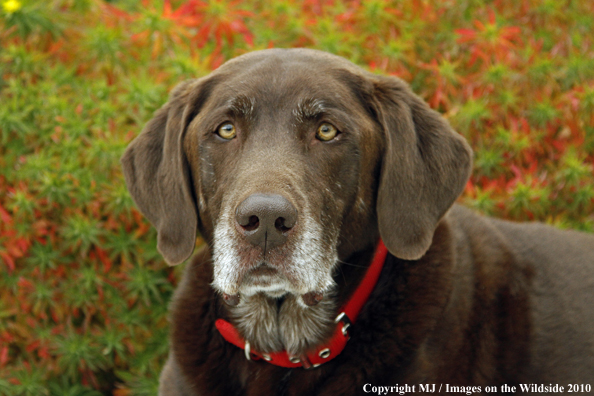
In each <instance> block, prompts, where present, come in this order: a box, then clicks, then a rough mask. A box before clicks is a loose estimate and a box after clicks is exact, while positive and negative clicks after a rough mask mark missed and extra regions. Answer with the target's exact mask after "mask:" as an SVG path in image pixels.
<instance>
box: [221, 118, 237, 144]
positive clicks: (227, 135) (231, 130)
mask: <svg viewBox="0 0 594 396" xmlns="http://www.w3.org/2000/svg"><path fill="white" fill-rule="evenodd" d="M217 134H218V135H219V136H220V137H222V138H223V139H225V140H231V139H233V138H234V137H235V135H236V132H235V125H233V124H231V123H230V122H226V123H224V124H223V125H221V126H220V127H219V129H217Z"/></svg>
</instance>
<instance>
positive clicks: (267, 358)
mask: <svg viewBox="0 0 594 396" xmlns="http://www.w3.org/2000/svg"><path fill="white" fill-rule="evenodd" d="M262 358H263V359H264V360H266V361H267V362H271V361H272V358H271V357H270V355H267V354H265V353H263V354H262Z"/></svg>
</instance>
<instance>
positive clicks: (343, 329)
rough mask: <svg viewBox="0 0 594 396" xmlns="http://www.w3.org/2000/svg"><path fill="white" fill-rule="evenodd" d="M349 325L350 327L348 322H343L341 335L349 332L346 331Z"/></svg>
mask: <svg viewBox="0 0 594 396" xmlns="http://www.w3.org/2000/svg"><path fill="white" fill-rule="evenodd" d="M349 327H351V324H350V323H345V324H344V326H342V329H341V330H342V335H343V336H345V337H346V336H347V335H348V334H349V332H348V328H349Z"/></svg>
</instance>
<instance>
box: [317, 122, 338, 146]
mask: <svg viewBox="0 0 594 396" xmlns="http://www.w3.org/2000/svg"><path fill="white" fill-rule="evenodd" d="M336 135H338V129H336V127H335V126H334V125H332V124H328V123H327V122H325V123H323V124H322V125H320V126H319V128H318V132H316V138H318V139H319V140H321V141H323V142H328V141H330V140H332V139H334V138H335V137H336Z"/></svg>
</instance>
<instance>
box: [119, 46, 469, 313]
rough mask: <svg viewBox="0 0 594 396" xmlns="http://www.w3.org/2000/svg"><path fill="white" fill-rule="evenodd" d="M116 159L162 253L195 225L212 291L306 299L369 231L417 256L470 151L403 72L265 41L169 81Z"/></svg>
mask: <svg viewBox="0 0 594 396" xmlns="http://www.w3.org/2000/svg"><path fill="white" fill-rule="evenodd" d="M122 164H123V168H124V175H125V177H126V181H127V185H128V188H129V189H130V192H131V194H132V197H133V198H134V200H135V201H136V203H137V205H138V207H139V208H140V210H141V211H142V212H143V213H144V214H145V215H146V217H147V218H148V219H149V220H150V221H151V222H152V223H153V225H154V226H155V227H156V228H157V230H158V248H159V251H160V252H161V253H162V254H163V256H164V257H165V259H166V260H167V262H168V263H170V264H177V263H179V262H182V261H183V260H185V259H186V258H187V257H188V256H189V255H190V254H191V253H192V250H193V248H194V243H195V239H196V232H197V229H199V230H200V233H201V234H202V236H203V237H204V239H205V240H206V241H207V243H208V244H209V245H210V246H211V247H212V257H213V261H214V282H213V285H214V287H215V288H216V289H218V290H219V291H220V292H222V293H226V294H227V295H230V296H232V295H236V294H237V293H242V294H246V295H250V294H253V293H256V292H261V291H263V292H266V293H267V294H268V295H270V296H280V295H283V294H285V293H287V292H288V293H292V294H295V295H307V296H309V297H308V298H309V300H308V299H306V302H307V301H310V302H312V303H315V300H316V299H318V298H319V297H320V296H321V294H323V293H324V292H325V291H327V290H328V289H329V288H331V286H332V284H333V280H332V276H333V271H334V269H335V267H336V266H337V263H339V262H340V260H345V259H347V258H348V257H349V256H350V255H351V254H352V253H354V252H356V251H358V250H362V249H365V248H368V247H370V246H372V245H373V244H374V243H375V242H376V241H377V238H378V236H381V238H382V239H383V241H384V243H385V244H386V246H387V247H388V249H389V251H390V252H391V253H392V254H393V255H395V256H397V257H399V258H403V259H417V258H419V257H421V256H422V255H423V254H424V253H425V252H426V251H427V249H428V248H429V246H430V245H431V241H432V236H433V233H434V230H435V227H436V225H437V222H438V221H439V220H440V218H441V217H442V216H443V215H444V213H445V212H446V211H447V210H448V208H449V207H450V206H451V205H452V203H453V202H454V200H455V199H456V198H457V197H458V195H459V194H460V193H461V191H462V189H463V188H464V185H465V183H466V180H467V178H468V175H469V172H470V164H471V151H470V149H469V147H468V145H467V144H466V142H465V141H464V139H463V138H462V137H461V136H459V135H458V134H456V133H455V132H454V131H453V130H452V129H451V128H450V126H449V125H448V124H447V123H446V121H445V120H444V119H443V118H442V117H441V116H440V115H439V114H438V113H436V112H435V111H433V110H431V109H430V108H429V107H428V106H427V105H426V104H425V103H424V102H423V101H422V100H420V99H419V98H418V97H417V96H416V95H414V94H413V93H412V92H411V91H410V90H409V88H408V87H407V86H406V84H404V83H403V82H402V81H400V80H398V79H396V78H393V77H383V76H377V75H373V74H371V73H368V72H366V71H364V70H363V69H361V68H359V67H357V66H355V65H354V64H352V63H351V62H348V61H347V60H345V59H343V58H340V57H338V56H334V55H330V54H327V53H323V52H319V51H314V50H306V49H292V50H281V49H273V50H264V51H258V52H253V53H250V54H246V55H243V56H240V57H238V58H236V59H233V60H231V61H229V62H227V63H225V64H224V65H223V66H221V67H220V68H219V69H217V70H216V71H214V72H213V73H211V74H210V75H208V76H206V77H203V78H201V79H197V80H190V81H186V82H184V83H182V84H180V85H179V86H178V87H176V88H175V89H174V90H173V92H172V94H171V97H170V100H169V102H168V103H167V104H165V105H164V106H163V107H162V108H161V109H160V110H159V111H157V113H156V114H155V116H154V118H153V119H152V120H151V121H150V122H149V123H148V124H147V125H146V127H145V128H144V130H143V131H142V133H141V134H140V135H139V136H138V137H137V138H136V140H134V141H133V142H132V143H131V144H130V146H129V147H128V149H127V151H126V153H125V154H124V156H123V158H122ZM378 233H379V235H378ZM312 298H313V300H314V301H311V299H312Z"/></svg>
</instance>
